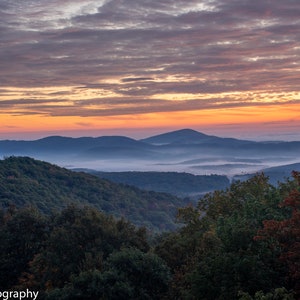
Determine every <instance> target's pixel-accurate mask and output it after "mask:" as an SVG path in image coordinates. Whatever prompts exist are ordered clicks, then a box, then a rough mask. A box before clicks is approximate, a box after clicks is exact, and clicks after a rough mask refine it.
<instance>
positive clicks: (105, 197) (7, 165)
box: [0, 157, 183, 231]
mask: <svg viewBox="0 0 300 300" xmlns="http://www.w3.org/2000/svg"><path fill="white" fill-rule="evenodd" d="M71 203H75V204H82V205H91V206H93V207H96V208H97V209H99V210H101V211H104V212H106V213H109V214H112V215H114V216H116V217H118V218H121V217H125V218H126V219H128V220H131V221H132V222H133V223H134V224H135V225H138V226H147V227H148V228H150V229H151V230H154V231H163V230H174V229H175V228H176V227H177V225H176V224H175V223H174V217H175V215H176V210H177V207H180V206H182V204H183V200H181V199H179V198H176V197H175V196H172V195H168V194H164V193H155V192H147V191H142V190H140V189H138V188H135V187H130V186H125V185H120V184H116V183H112V182H110V181H108V180H105V179H100V178H98V177H96V176H93V175H90V174H86V173H80V172H72V171H70V170H67V169H64V168H60V167H58V166H55V165H52V164H49V163H46V162H42V161H38V160H34V159H31V158H29V157H9V158H6V159H4V160H0V205H1V206H2V207H3V208H7V207H8V206H9V205H15V206H16V207H24V206H28V205H32V206H35V207H37V208H38V209H39V210H41V211H42V212H43V213H46V214H49V213H51V211H53V210H61V209H62V208H65V207H67V206H68V205H69V204H71Z"/></svg>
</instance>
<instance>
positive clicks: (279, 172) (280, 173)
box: [233, 163, 300, 185]
mask: <svg viewBox="0 0 300 300" xmlns="http://www.w3.org/2000/svg"><path fill="white" fill-rule="evenodd" d="M299 170H300V163H294V164H288V165H282V166H277V167H271V168H266V169H262V170H260V171H259V172H261V173H264V174H265V175H266V176H267V177H269V182H270V183H271V184H273V185H277V184H278V182H283V181H285V180H286V179H287V178H291V175H292V172H293V171H299ZM254 175H255V173H252V174H243V175H236V176H234V177H233V180H235V181H236V180H241V181H245V180H247V179H249V178H251V177H253V176H254Z"/></svg>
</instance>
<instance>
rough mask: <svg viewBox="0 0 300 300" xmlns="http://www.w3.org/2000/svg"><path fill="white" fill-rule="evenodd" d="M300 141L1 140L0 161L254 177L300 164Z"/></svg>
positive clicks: (190, 136) (179, 136) (175, 134)
mask: <svg viewBox="0 0 300 300" xmlns="http://www.w3.org/2000/svg"><path fill="white" fill-rule="evenodd" d="M299 153H300V142H299V141H298V142H297V141H295V142H255V141H248V140H239V139H234V138H223V137H217V136H212V135H206V134H204V133H201V132H198V131H195V130H192V129H182V130H177V131H172V132H168V133H164V134H160V135H155V136H152V137H149V138H145V139H141V140H135V139H132V138H129V137H124V136H102V137H97V138H92V137H81V138H69V137H61V136H52V137H47V138H43V139H39V140H35V141H11V140H2V141H0V157H1V156H2V157H6V156H11V155H15V156H30V157H33V158H36V159H40V160H44V161H49V162H51V163H54V164H57V165H60V166H64V167H68V168H86V169H94V170H97V171H105V172H123V171H156V172H180V173H192V174H194V175H210V174H217V175H226V176H229V177H232V176H235V175H239V174H242V173H253V172H256V171H258V170H260V169H264V168H268V167H273V166H279V165H283V164H291V163H295V162H298V161H299V160H300V155H299Z"/></svg>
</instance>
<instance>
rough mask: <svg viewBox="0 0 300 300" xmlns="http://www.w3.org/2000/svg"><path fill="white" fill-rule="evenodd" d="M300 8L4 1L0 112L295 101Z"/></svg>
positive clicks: (113, 0)
mask: <svg viewBox="0 0 300 300" xmlns="http://www.w3.org/2000/svg"><path fill="white" fill-rule="evenodd" d="M299 15H300V6H299V1H298V0H289V1H281V0H273V1H260V0H243V1H241V0H216V1H214V0H206V1H193V0H189V1H183V0H161V1H157V0H154V1H149V0H139V1H136V0H97V1H96V0H93V1H92V0H64V1H63V0H50V1H49V0H47V1H45V0H22V1H10V0H2V1H1V3H0V44H1V48H0V62H1V63H0V64H1V68H0V78H1V90H0V97H1V98H0V99H1V101H0V109H1V112H2V113H8V112H10V113H13V114H17V115H18V114H46V115H55V116H66V115H76V116H97V115H99V116H102V115H106V116H107V115H120V114H136V113H149V112H159V111H163V112H167V111H176V110H199V109H206V108H220V107H221V108H222V107H223V108H226V107H232V106H234V107H238V106H246V105H253V106H257V105H265V104H267V105H269V104H270V103H273V104H280V103H295V102H297V103H298V102H299V100H300V98H299V95H300V94H299V92H300V91H299V89H300V85H299V78H300V66H299V54H300V43H299V41H300V19H299Z"/></svg>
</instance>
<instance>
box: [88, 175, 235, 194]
mask: <svg viewBox="0 0 300 300" xmlns="http://www.w3.org/2000/svg"><path fill="white" fill-rule="evenodd" d="M87 172H90V173H91V174H95V175H97V176H99V177H100V178H106V179H109V180H111V181H113V182H118V183H124V184H129V185H133V186H136V187H138V188H141V189H144V190H148V191H157V192H165V193H170V194H173V195H176V196H181V197H184V196H191V195H193V194H201V193H204V192H205V193H206V192H208V191H213V190H216V189H218V190H220V189H223V188H224V189H225V188H227V187H228V186H229V180H228V178H227V177H226V176H222V175H193V174H189V173H177V172H99V171H91V170H87Z"/></svg>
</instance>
